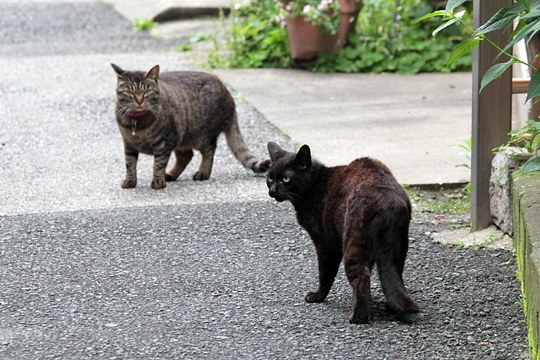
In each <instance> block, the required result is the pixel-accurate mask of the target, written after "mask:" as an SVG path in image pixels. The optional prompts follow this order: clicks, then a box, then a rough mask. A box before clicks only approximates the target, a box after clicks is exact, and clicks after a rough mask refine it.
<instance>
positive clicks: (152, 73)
mask: <svg viewBox="0 0 540 360" xmlns="http://www.w3.org/2000/svg"><path fill="white" fill-rule="evenodd" d="M144 77H145V78H147V79H152V80H156V81H157V79H158V78H159V65H155V66H154V67H153V68H151V69H150V70H148V72H147V73H146V74H144Z"/></svg>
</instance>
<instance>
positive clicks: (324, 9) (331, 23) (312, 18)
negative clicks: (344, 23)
mask: <svg viewBox="0 0 540 360" xmlns="http://www.w3.org/2000/svg"><path fill="white" fill-rule="evenodd" d="M278 6H279V14H278V19H279V20H280V21H281V23H282V24H285V20H286V19H293V18H296V17H299V16H302V17H304V19H306V21H308V22H309V23H311V24H313V25H315V26H317V27H318V28H319V30H320V31H321V32H322V33H323V34H328V35H333V34H335V33H336V32H337V28H338V25H339V18H340V13H339V9H340V8H339V3H338V1H337V0H336V1H333V0H294V1H293V0H282V1H279V2H278Z"/></svg>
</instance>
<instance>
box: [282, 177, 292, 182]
mask: <svg viewBox="0 0 540 360" xmlns="http://www.w3.org/2000/svg"><path fill="white" fill-rule="evenodd" d="M289 181H291V178H289V177H286V176H284V177H283V182H284V183H288V182H289Z"/></svg>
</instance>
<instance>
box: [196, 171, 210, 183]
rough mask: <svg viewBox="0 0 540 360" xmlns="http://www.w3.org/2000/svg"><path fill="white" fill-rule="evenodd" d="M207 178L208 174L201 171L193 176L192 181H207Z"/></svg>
mask: <svg viewBox="0 0 540 360" xmlns="http://www.w3.org/2000/svg"><path fill="white" fill-rule="evenodd" d="M209 177H210V174H208V173H205V172H203V171H197V172H196V173H195V174H193V180H195V181H201V180H208V178H209Z"/></svg>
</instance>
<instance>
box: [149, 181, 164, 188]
mask: <svg viewBox="0 0 540 360" xmlns="http://www.w3.org/2000/svg"><path fill="white" fill-rule="evenodd" d="M150 186H151V187H152V189H156V190H158V189H164V188H165V187H166V186H167V184H166V183H165V179H154V180H152V183H151V184H150Z"/></svg>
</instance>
